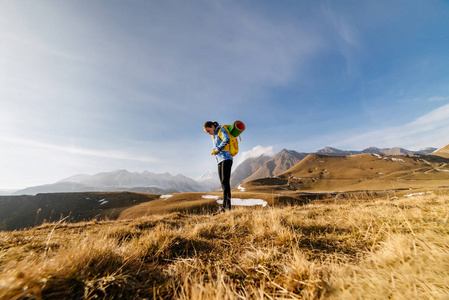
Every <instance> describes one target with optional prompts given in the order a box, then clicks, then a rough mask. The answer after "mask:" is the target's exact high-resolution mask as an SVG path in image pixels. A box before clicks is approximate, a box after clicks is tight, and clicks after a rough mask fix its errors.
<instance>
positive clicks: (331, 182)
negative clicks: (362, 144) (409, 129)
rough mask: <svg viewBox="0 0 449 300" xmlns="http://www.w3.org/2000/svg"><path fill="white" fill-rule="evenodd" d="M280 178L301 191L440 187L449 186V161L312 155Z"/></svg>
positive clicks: (442, 159)
mask: <svg viewBox="0 0 449 300" xmlns="http://www.w3.org/2000/svg"><path fill="white" fill-rule="evenodd" d="M278 177H279V178H285V179H288V180H289V184H290V185H291V186H293V187H295V188H297V189H299V190H314V191H335V190H337V191H351V190H352V191H354V190H381V189H401V188H438V187H442V186H447V185H448V183H449V181H448V180H449V160H447V159H444V158H437V157H434V156H422V155H405V156H404V155H401V156H394V155H392V156H390V155H378V154H358V155H352V156H347V157H338V156H325V155H318V154H310V155H308V156H307V157H306V158H305V159H303V160H302V161H301V162H300V163H298V164H297V165H295V166H294V167H292V168H291V169H289V170H288V171H286V172H284V173H282V174H279V175H278Z"/></svg>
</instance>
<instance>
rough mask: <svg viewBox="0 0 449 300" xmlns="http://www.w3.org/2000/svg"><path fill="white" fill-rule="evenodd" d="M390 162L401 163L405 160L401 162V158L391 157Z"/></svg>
mask: <svg viewBox="0 0 449 300" xmlns="http://www.w3.org/2000/svg"><path fill="white" fill-rule="evenodd" d="M391 160H392V161H401V162H405V160H403V159H402V158H395V157H392V158H391Z"/></svg>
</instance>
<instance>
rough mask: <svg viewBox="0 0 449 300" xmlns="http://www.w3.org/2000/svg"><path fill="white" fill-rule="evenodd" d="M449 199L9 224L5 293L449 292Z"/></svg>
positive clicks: (301, 295)
mask: <svg viewBox="0 0 449 300" xmlns="http://www.w3.org/2000/svg"><path fill="white" fill-rule="evenodd" d="M448 207H449V195H448V194H447V193H441V192H438V191H435V192H433V193H428V194H426V195H425V196H413V197H403V198H400V199H396V200H391V199H390V198H387V199H381V200H374V199H371V200H368V201H360V199H358V198H353V199H347V200H346V201H338V202H337V201H329V202H328V203H323V202H320V203H311V204H308V205H304V206H295V207H285V208H270V209H260V208H240V209H236V210H233V211H232V212H230V213H226V214H223V215H219V216H216V217H211V216H209V215H188V214H182V213H172V214H167V215H163V216H162V215H156V216H150V217H142V218H134V219H131V220H121V221H101V222H98V221H95V222H84V223H77V224H67V223H64V222H56V223H50V224H44V225H42V226H39V227H37V228H33V229H30V230H23V231H13V232H0V247H1V250H2V251H1V256H0V258H1V259H0V299H198V300H202V299H203V300H206V299H207V300H211V299H212V300H213V299H217V300H218V299H220V300H221V299H262V298H264V299H265V298H267V299H447V298H448V297H449V286H448V284H447V282H448V281H449V275H448V273H447V262H448V261H449V246H448V245H449V237H448V235H447V232H448V231H449V224H448V222H446V221H447V216H448V214H449V210H448ZM373 283H375V284H373Z"/></svg>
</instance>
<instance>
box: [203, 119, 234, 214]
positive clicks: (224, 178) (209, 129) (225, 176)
mask: <svg viewBox="0 0 449 300" xmlns="http://www.w3.org/2000/svg"><path fill="white" fill-rule="evenodd" d="M220 129H221V126H220V125H219V124H218V123H217V122H211V121H207V122H206V123H205V124H204V132H206V133H208V134H210V135H211V136H212V137H213V144H214V150H212V155H215V159H216V160H217V163H218V177H219V178H220V182H221V187H222V189H223V206H222V208H221V209H220V210H219V211H217V212H216V213H214V215H217V214H219V213H222V212H224V211H226V209H228V210H231V182H230V180H231V168H232V155H231V153H230V152H229V136H228V133H227V132H226V130H221V134H219V133H220Z"/></svg>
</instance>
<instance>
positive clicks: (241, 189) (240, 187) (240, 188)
mask: <svg viewBox="0 0 449 300" xmlns="http://www.w3.org/2000/svg"><path fill="white" fill-rule="evenodd" d="M238 189H239V190H240V192H245V191H246V189H245V188H244V187H242V186H241V185H239V186H238Z"/></svg>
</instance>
